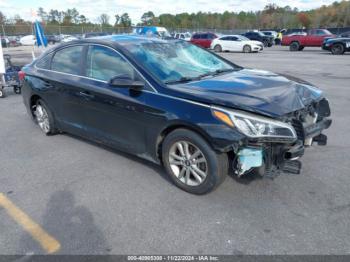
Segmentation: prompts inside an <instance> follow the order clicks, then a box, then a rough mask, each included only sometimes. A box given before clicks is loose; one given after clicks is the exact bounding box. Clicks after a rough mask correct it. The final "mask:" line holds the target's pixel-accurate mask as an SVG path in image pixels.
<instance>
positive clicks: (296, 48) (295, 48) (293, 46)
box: [289, 42, 300, 52]
mask: <svg viewBox="0 0 350 262" xmlns="http://www.w3.org/2000/svg"><path fill="white" fill-rule="evenodd" d="M299 47H300V44H299V42H292V43H291V44H290V46H289V50H290V51H292V52H295V51H299Z"/></svg>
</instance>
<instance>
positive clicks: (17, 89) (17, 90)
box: [13, 86, 22, 95]
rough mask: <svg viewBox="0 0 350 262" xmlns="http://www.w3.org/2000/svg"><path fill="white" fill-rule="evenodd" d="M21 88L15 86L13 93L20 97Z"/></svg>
mask: <svg viewBox="0 0 350 262" xmlns="http://www.w3.org/2000/svg"><path fill="white" fill-rule="evenodd" d="M21 91H22V90H21V88H20V87H19V86H14V87H13V92H15V94H17V95H20V94H21Z"/></svg>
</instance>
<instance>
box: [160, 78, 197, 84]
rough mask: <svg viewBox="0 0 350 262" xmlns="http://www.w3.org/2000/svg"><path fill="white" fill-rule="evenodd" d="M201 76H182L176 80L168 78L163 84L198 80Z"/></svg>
mask: <svg viewBox="0 0 350 262" xmlns="http://www.w3.org/2000/svg"><path fill="white" fill-rule="evenodd" d="M200 79H201V77H200V76H196V77H188V76H183V77H181V78H179V79H176V80H169V81H165V82H164V83H165V84H167V85H168V84H177V83H187V82H191V81H195V80H200Z"/></svg>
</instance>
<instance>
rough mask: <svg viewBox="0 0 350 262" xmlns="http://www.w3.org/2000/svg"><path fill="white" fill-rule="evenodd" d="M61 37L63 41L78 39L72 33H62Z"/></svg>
mask: <svg viewBox="0 0 350 262" xmlns="http://www.w3.org/2000/svg"><path fill="white" fill-rule="evenodd" d="M61 38H62V40H61V42H62V43H67V42H70V41H74V40H78V38H77V37H75V36H72V35H61Z"/></svg>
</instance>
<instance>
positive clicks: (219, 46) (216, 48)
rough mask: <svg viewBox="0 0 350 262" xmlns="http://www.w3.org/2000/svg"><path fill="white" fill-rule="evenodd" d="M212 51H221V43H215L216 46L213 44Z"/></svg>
mask: <svg viewBox="0 0 350 262" xmlns="http://www.w3.org/2000/svg"><path fill="white" fill-rule="evenodd" d="M214 51H215V52H216V53H220V52H222V47H221V45H216V46H214Z"/></svg>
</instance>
